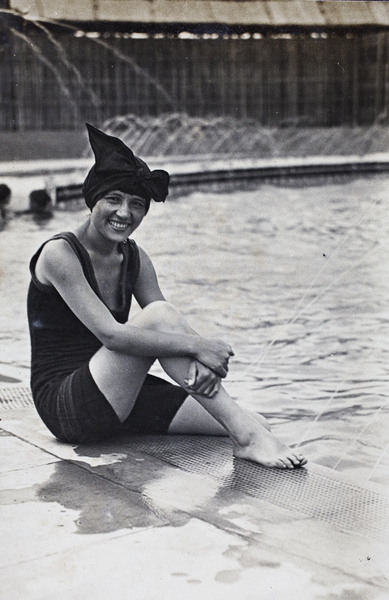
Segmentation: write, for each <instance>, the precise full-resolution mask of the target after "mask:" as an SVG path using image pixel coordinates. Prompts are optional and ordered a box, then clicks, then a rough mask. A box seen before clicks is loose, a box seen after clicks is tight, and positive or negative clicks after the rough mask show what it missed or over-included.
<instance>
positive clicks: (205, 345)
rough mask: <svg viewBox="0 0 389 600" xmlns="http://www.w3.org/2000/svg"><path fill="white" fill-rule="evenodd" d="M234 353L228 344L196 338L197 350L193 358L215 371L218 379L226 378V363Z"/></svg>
mask: <svg viewBox="0 0 389 600" xmlns="http://www.w3.org/2000/svg"><path fill="white" fill-rule="evenodd" d="M233 355H234V352H233V350H232V348H231V346H230V345H229V344H226V342H223V341H221V340H211V339H209V338H203V337H199V338H198V350H197V352H196V354H195V358H196V359H197V360H198V361H199V362H201V363H202V364H203V365H205V366H206V367H208V368H209V369H211V371H215V372H216V373H217V374H218V375H220V377H226V375H227V372H228V361H229V360H230V358H231V356H233Z"/></svg>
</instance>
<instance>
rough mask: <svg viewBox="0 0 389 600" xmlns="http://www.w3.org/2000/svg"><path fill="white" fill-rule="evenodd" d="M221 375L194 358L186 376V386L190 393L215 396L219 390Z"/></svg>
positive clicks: (207, 396) (209, 396)
mask: <svg viewBox="0 0 389 600" xmlns="http://www.w3.org/2000/svg"><path fill="white" fill-rule="evenodd" d="M221 379H222V378H221V377H220V375H219V374H218V373H216V372H215V371H212V369H210V368H209V367H206V366H205V365H203V364H202V363H201V362H199V361H198V360H195V359H194V360H192V361H191V363H190V366H189V370H188V374H187V376H186V378H185V388H186V389H187V390H188V392H189V393H190V394H199V395H200V396H205V397H206V398H213V397H214V396H215V395H216V394H217V393H218V391H219V389H220V385H221Z"/></svg>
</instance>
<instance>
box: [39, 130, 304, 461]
mask: <svg viewBox="0 0 389 600" xmlns="http://www.w3.org/2000/svg"><path fill="white" fill-rule="evenodd" d="M88 129H89V136H90V141H91V145H92V148H93V151H94V153H95V158H96V162H95V165H94V166H93V167H92V169H91V170H90V172H89V174H88V176H87V178H86V180H85V183H84V188H83V191H84V196H85V201H86V204H87V205H88V207H89V208H90V210H91V213H90V216H89V219H88V220H87V221H86V222H85V223H83V224H82V225H81V226H80V227H78V228H77V229H75V230H74V231H67V232H63V233H59V234H57V235H55V236H54V237H53V238H51V239H50V240H48V241H47V242H45V243H44V244H43V245H42V246H41V247H40V248H39V250H38V251H37V252H36V253H35V255H34V256H33V258H32V260H31V264H30V269H31V277H32V279H31V284H30V288H29V293H28V316H29V325H30V335H31V344H32V364H31V388H32V393H33V398H34V402H35V405H36V408H37V410H38V412H39V414H40V416H41V418H42V420H43V421H44V422H45V424H46V425H47V427H48V428H49V429H50V430H51V432H52V433H53V434H54V435H55V436H56V437H57V438H58V439H60V440H62V441H66V442H69V443H89V442H96V441H99V440H102V439H106V438H109V437H111V436H113V435H115V434H118V433H125V432H127V433H131V432H138V433H139V432H144V433H181V434H184V433H198V434H212V435H227V434H228V435H229V436H230V437H231V439H232V442H233V445H234V452H235V456H237V457H239V458H243V459H248V460H252V461H254V462H257V463H260V464H262V465H265V466H270V467H277V468H281V469H285V468H289V469H293V468H295V467H300V466H302V465H304V464H305V463H306V459H305V458H304V457H303V456H302V455H301V454H295V453H294V452H293V450H291V448H288V447H287V446H285V445H284V444H282V443H281V442H280V441H279V440H278V439H277V438H276V437H275V436H274V435H273V434H272V433H271V432H270V430H269V426H268V424H267V422H266V420H265V419H264V418H263V417H262V416H261V415H258V414H255V413H251V412H249V411H247V410H244V409H243V408H241V407H239V406H238V405H237V404H236V403H235V402H234V401H233V400H232V398H231V397H230V396H229V394H228V393H227V392H226V390H225V389H224V388H223V387H222V386H221V379H222V378H224V377H226V375H227V372H228V363H229V360H230V357H231V356H232V355H233V351H232V349H231V347H230V345H229V344H228V343H226V342H224V341H222V340H215V339H209V338H205V337H202V336H199V335H197V334H196V332H194V331H193V330H192V329H191V328H190V327H189V326H188V324H187V323H186V321H185V320H184V318H183V316H182V315H181V314H180V313H179V312H178V311H177V310H176V309H175V308H174V307H173V306H172V305H171V304H170V303H168V302H167V301H166V300H165V298H164V296H163V294H162V291H161V289H160V287H159V283H158V280H157V276H156V273H155V270H154V267H153V264H152V262H151V260H150V258H149V257H148V255H147V254H146V253H145V252H144V251H143V250H142V249H141V248H139V247H138V246H137V245H136V244H135V242H134V241H133V240H131V239H130V237H129V236H130V235H131V234H132V233H133V231H134V230H135V229H136V228H137V227H138V226H139V225H140V224H141V223H142V220H143V219H144V217H145V215H146V214H147V211H148V210H149V206H150V201H151V199H154V200H156V201H164V200H165V199H166V197H167V195H168V183H169V175H168V173H166V172H165V171H162V170H159V171H150V169H149V168H148V166H147V165H146V163H144V162H143V161H142V160H141V159H139V158H138V157H135V156H134V154H133V153H132V151H131V150H130V149H129V148H127V146H125V145H124V144H123V142H121V140H119V139H117V138H114V137H111V136H108V135H106V134H104V133H103V132H101V131H99V130H97V129H95V128H94V127H91V126H88ZM133 296H134V297H135V299H136V300H137V302H138V304H139V306H140V307H141V309H142V310H141V312H140V313H139V314H137V315H136V316H135V317H133V318H129V313H130V307H131V300H132V297H133ZM156 359H158V360H159V362H160V363H161V365H162V367H163V369H164V370H165V372H166V373H167V374H168V375H169V376H170V377H171V378H172V379H173V380H174V381H175V382H176V383H177V384H178V386H177V385H172V384H170V383H168V382H166V381H164V380H162V379H159V378H156V377H153V376H151V375H149V374H148V371H149V369H150V367H151V365H152V364H153V362H154V361H155V360H156ZM189 396H190V397H189Z"/></svg>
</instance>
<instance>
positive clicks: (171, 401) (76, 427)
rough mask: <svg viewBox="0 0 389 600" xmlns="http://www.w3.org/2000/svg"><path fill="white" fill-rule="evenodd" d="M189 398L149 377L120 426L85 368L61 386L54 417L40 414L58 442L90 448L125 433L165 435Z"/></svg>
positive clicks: (174, 387)
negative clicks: (88, 446)
mask: <svg viewBox="0 0 389 600" xmlns="http://www.w3.org/2000/svg"><path fill="white" fill-rule="evenodd" d="M187 397H188V394H187V392H185V390H183V389H182V388H180V387H179V386H176V385H173V384H171V383H169V382H167V381H165V380H163V379H160V378H159V377H155V376H154V375H147V376H146V379H145V382H144V384H143V387H142V389H141V391H140V393H139V395H138V397H137V399H136V401H135V405H134V408H133V409H132V411H131V414H130V415H129V417H128V418H127V419H126V421H125V422H124V423H121V422H120V420H119V418H118V416H117V415H116V413H115V411H114V410H113V408H112V406H111V405H110V403H109V402H108V400H107V399H106V398H105V396H104V395H103V394H102V393H101V391H100V390H99V389H98V387H97V385H96V383H95V381H94V379H93V377H92V375H91V373H90V370H89V365H88V364H86V365H83V366H82V367H80V368H79V369H77V370H76V371H75V372H74V373H72V374H71V375H68V376H67V377H66V378H65V380H64V381H63V382H62V383H61V385H60V387H59V390H58V391H57V394H56V399H55V402H56V406H55V408H54V407H53V408H54V410H53V411H50V413H51V414H50V415H48V414H47V412H46V411H45V412H46V414H45V415H44V414H42V412H41V411H39V412H40V416H41V418H42V419H43V421H44V422H45V424H46V426H47V427H48V428H49V429H50V431H51V432H52V433H53V435H55V436H56V437H57V438H58V439H59V440H61V441H64V442H67V443H71V444H88V443H95V442H99V441H102V440H106V439H109V438H111V437H113V436H115V435H118V434H123V433H126V432H127V433H133V434H135V433H145V434H166V433H167V432H168V429H169V425H170V423H171V422H172V420H173V418H174V416H175V415H176V413H177V411H178V409H179V408H180V407H181V406H182V404H183V403H184V401H185V399H186V398H187ZM46 406H47V404H46Z"/></svg>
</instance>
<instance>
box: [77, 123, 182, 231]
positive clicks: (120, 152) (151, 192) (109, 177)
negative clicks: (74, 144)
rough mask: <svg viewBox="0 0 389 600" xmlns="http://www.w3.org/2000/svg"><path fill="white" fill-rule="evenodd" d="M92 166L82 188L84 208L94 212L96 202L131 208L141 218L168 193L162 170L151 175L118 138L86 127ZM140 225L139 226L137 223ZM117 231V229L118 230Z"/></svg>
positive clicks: (166, 179) (147, 168)
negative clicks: (152, 204)
mask: <svg viewBox="0 0 389 600" xmlns="http://www.w3.org/2000/svg"><path fill="white" fill-rule="evenodd" d="M86 126H87V129H88V134H89V141H90V145H91V147H92V150H93V153H94V155H95V164H94V165H93V167H92V168H91V170H90V171H89V173H88V175H87V177H86V179H85V181H84V185H83V190H82V191H83V194H84V198H85V202H86V205H87V206H88V207H89V208H90V210H91V211H93V209H94V207H95V206H96V204H97V203H98V202H99V200H104V201H108V202H109V203H111V205H115V203H116V205H119V204H120V203H121V205H125V204H127V205H128V206H129V209H130V208H131V207H134V209H135V212H136V214H140V213H142V218H143V217H144V216H145V215H146V214H147V212H148V210H149V208H150V201H151V200H155V201H156V202H164V201H165V200H166V198H167V195H168V193H169V180H170V177H169V174H168V173H167V172H166V171H163V170H162V169H156V170H154V171H151V170H150V168H149V167H148V165H147V164H146V163H145V162H144V161H143V160H142V159H140V158H139V157H138V156H135V155H134V153H133V152H132V150H131V149H130V148H128V146H126V145H125V144H124V142H122V141H121V140H120V139H119V138H117V137H113V136H111V135H108V134H106V133H104V132H103V131H100V130H99V129H96V127H93V126H92V125H89V123H87V124H86ZM138 224H139V223H138ZM118 231H119V226H118Z"/></svg>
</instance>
